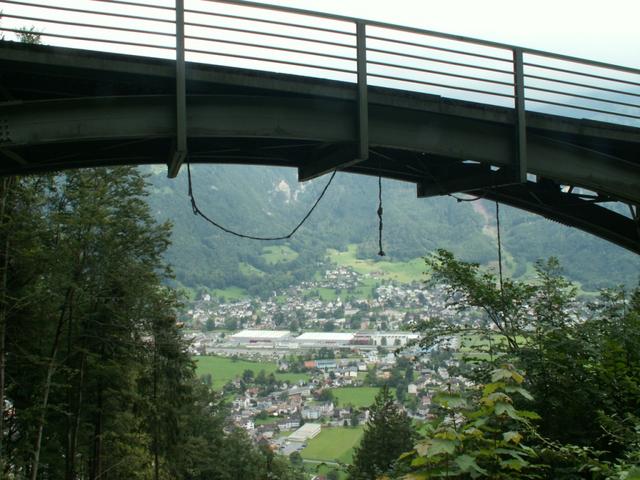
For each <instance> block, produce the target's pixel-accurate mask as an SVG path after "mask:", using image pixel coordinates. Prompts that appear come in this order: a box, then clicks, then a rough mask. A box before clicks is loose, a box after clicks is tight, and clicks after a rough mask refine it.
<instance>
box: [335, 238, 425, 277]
mask: <svg viewBox="0 0 640 480" xmlns="http://www.w3.org/2000/svg"><path fill="white" fill-rule="evenodd" d="M356 249H357V246H356V245H355V244H350V245H349V246H348V247H347V251H346V252H340V251H338V250H334V249H329V250H327V254H328V256H329V259H330V260H331V261H332V262H334V263H336V264H337V265H340V266H344V267H351V268H353V269H354V270H355V271H356V272H358V273H360V274H367V273H373V272H379V273H381V274H382V275H381V276H382V278H384V279H385V280H395V281H396V282H400V283H411V282H422V281H424V280H425V275H424V272H425V270H426V266H425V263H424V259H423V258H414V259H413V260H409V261H408V262H386V261H382V262H374V261H373V260H362V259H359V258H356Z"/></svg>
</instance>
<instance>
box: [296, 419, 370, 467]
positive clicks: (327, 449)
mask: <svg viewBox="0 0 640 480" xmlns="http://www.w3.org/2000/svg"><path fill="white" fill-rule="evenodd" d="M362 432H363V427H361V426H360V427H356V428H346V427H339V428H323V429H322V432H320V434H319V435H318V436H317V437H316V438H312V439H311V440H309V441H308V442H307V447H306V448H305V449H304V450H302V452H301V455H302V458H305V459H308V460H324V461H329V462H334V461H336V460H339V461H341V462H345V463H350V462H351V459H352V457H353V449H354V447H356V446H357V445H358V443H359V442H360V438H361V437H362Z"/></svg>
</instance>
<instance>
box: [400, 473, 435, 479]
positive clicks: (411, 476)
mask: <svg viewBox="0 0 640 480" xmlns="http://www.w3.org/2000/svg"><path fill="white" fill-rule="evenodd" d="M427 478H429V477H428V475H427V474H426V473H408V474H407V475H405V476H404V477H402V480H427Z"/></svg>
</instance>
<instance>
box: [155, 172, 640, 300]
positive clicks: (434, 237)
mask: <svg viewBox="0 0 640 480" xmlns="http://www.w3.org/2000/svg"><path fill="white" fill-rule="evenodd" d="M184 170H185V169H183V172H182V173H181V175H180V176H179V177H178V178H177V179H175V180H169V179H167V178H166V172H165V170H164V169H163V168H162V169H161V168H153V169H150V172H152V174H151V176H150V177H149V181H150V183H151V185H152V187H151V194H150V197H149V201H150V203H151V205H152V208H153V211H154V212H155V214H156V215H157V217H158V219H160V220H165V219H168V220H170V221H171V222H172V223H173V224H174V233H173V246H172V247H171V249H170V251H169V254H168V255H169V260H170V262H171V263H172V264H173V265H174V269H175V274H176V279H177V280H178V281H179V283H181V284H182V285H184V286H187V287H190V288H194V289H195V288H198V287H204V288H224V287H227V286H232V285H233V286H239V287H242V288H248V289H249V291H250V292H252V293H260V292H264V291H265V290H267V289H274V288H278V287H284V286H286V285H287V284H288V283H291V282H295V281H300V280H303V279H305V278H311V276H313V274H314V273H315V270H316V269H317V267H318V263H319V262H322V261H323V260H324V258H325V254H326V250H327V249H328V248H334V249H338V250H344V249H346V247H347V245H348V244H350V243H355V244H358V246H359V248H358V252H359V255H360V256H365V257H367V258H372V259H374V258H377V255H376V254H377V252H378V245H377V233H378V224H377V215H376V210H377V207H378V203H377V202H378V199H377V195H378V193H377V178H371V177H364V176H357V175H351V174H344V173H339V174H338V175H336V178H335V180H334V182H333V184H332V185H331V186H330V187H329V190H328V191H327V194H326V196H325V198H324V199H323V201H322V202H321V203H320V204H319V205H318V207H317V208H316V210H315V211H314V213H313V214H312V215H311V217H310V218H309V219H308V221H307V222H306V223H305V225H304V226H303V227H302V228H300V230H299V231H298V232H297V234H296V235H294V237H293V238H291V239H290V240H288V241H282V242H257V241H252V240H246V239H240V238H237V237H233V236H231V235H228V234H226V233H223V232H222V231H220V230H218V229H216V228H214V227H213V226H211V225H209V224H208V223H206V222H205V221H204V220H202V219H200V218H197V217H195V216H194V215H193V214H192V212H191V206H190V203H189V199H188V196H187V181H186V171H184ZM192 172H193V175H192V177H193V185H194V192H195V195H196V199H197V201H198V205H199V207H200V208H201V209H202V210H203V211H204V212H205V213H206V214H207V215H209V216H210V217H212V218H213V219H215V220H216V221H217V222H219V223H221V224H222V225H224V226H225V227H227V228H230V229H234V230H237V231H240V232H242V233H245V234H250V235H258V236H280V235H286V234H287V233H289V232H290V231H291V229H292V228H293V227H294V226H295V225H296V224H297V223H298V222H299V221H300V219H301V218H302V217H303V216H304V214H305V213H306V212H307V211H308V209H309V208H310V207H311V205H312V204H313V202H314V201H315V200H316V198H317V196H318V195H319V193H320V191H321V189H322V188H323V187H324V185H325V183H326V182H327V181H328V176H325V177H323V178H320V179H317V180H314V181H312V182H307V183H304V184H300V183H298V181H297V176H296V172H295V170H293V169H285V168H276V167H246V166H229V165H220V166H194V167H192ZM479 202H480V203H479V204H476V205H474V204H473V202H457V201H456V200H455V199H453V198H450V197H440V198H432V199H418V198H416V192H415V186H414V185H412V184H405V183H401V182H395V181H389V180H383V203H384V232H383V234H384V237H383V238H384V250H385V252H386V253H387V256H388V258H387V259H391V260H408V259H411V258H416V257H421V256H424V255H426V254H428V253H429V252H430V251H432V250H434V249H435V248H447V249H449V250H452V251H453V252H454V253H456V254H457V255H460V256H462V258H464V259H466V260H471V261H476V262H479V263H483V264H486V263H489V262H494V261H495V260H496V249H497V247H496V239H495V206H494V204H493V203H491V202H486V201H479ZM501 226H502V231H501V233H502V239H503V247H504V249H505V253H506V255H505V257H506V260H507V263H508V266H509V267H510V271H511V272H512V273H513V274H514V275H516V276H518V275H521V274H523V273H525V272H526V271H527V269H528V268H530V267H529V265H530V264H531V263H532V262H535V261H536V260H537V259H539V258H547V257H549V256H556V257H558V258H559V259H560V261H561V262H562V265H563V266H564V267H565V270H566V271H567V273H568V275H569V276H570V277H571V278H572V279H573V280H576V281H579V282H580V283H581V284H582V285H583V286H584V287H585V288H587V289H593V288H599V287H604V286H613V285H615V284H618V283H628V284H635V283H636V282H637V281H638V275H639V273H638V272H640V260H639V259H638V257H637V256H636V255H634V254H632V253H630V252H627V251H625V250H623V249H621V248H619V247H616V246H614V245H611V244H609V243H607V242H605V241H603V240H600V239H598V238H596V237H593V236H590V235H588V234H586V233H584V232H581V231H579V230H576V229H571V228H568V227H565V226H563V225H560V224H557V223H555V222H552V221H549V220H546V219H544V218H542V217H538V216H535V215H532V214H529V213H526V212H523V211H519V210H516V209H513V208H509V207H506V206H503V207H501ZM274 244H275V245H283V244H284V245H288V246H289V247H290V248H291V249H292V250H293V251H295V252H297V253H298V254H299V256H298V257H297V258H295V259H294V260H292V261H288V262H286V263H270V262H267V261H265V257H264V248H265V247H267V246H270V245H274ZM242 265H244V267H242ZM253 269H257V270H259V271H260V272H264V273H266V274H267V275H263V276H257V275H255V273H258V272H255V271H254V270H253ZM251 272H253V273H254V274H252V273H251Z"/></svg>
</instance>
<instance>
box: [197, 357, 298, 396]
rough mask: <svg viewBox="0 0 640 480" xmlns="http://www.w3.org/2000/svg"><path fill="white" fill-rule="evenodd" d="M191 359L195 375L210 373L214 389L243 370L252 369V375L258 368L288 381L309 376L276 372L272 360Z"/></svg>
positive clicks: (255, 373) (239, 374)
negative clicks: (194, 363)
mask: <svg viewBox="0 0 640 480" xmlns="http://www.w3.org/2000/svg"><path fill="white" fill-rule="evenodd" d="M193 359H194V361H195V362H196V373H197V375H198V376H202V375H206V374H211V377H212V380H213V381H212V385H213V388H214V389H216V390H220V389H221V388H222V387H223V386H224V384H225V383H227V382H228V381H230V380H233V379H234V378H236V377H238V376H241V375H242V373H243V372H244V371H245V370H253V373H254V375H257V374H258V373H259V372H260V370H264V373H266V374H267V375H269V374H270V373H275V375H276V378H277V379H278V380H280V381H287V382H290V383H292V382H297V381H299V380H307V379H308V378H309V377H308V376H307V375H305V374H304V373H277V372H276V370H277V369H278V366H277V365H276V364H275V363H273V362H261V363H258V362H251V361H248V360H234V359H231V358H226V357H216V356H198V357H193Z"/></svg>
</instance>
